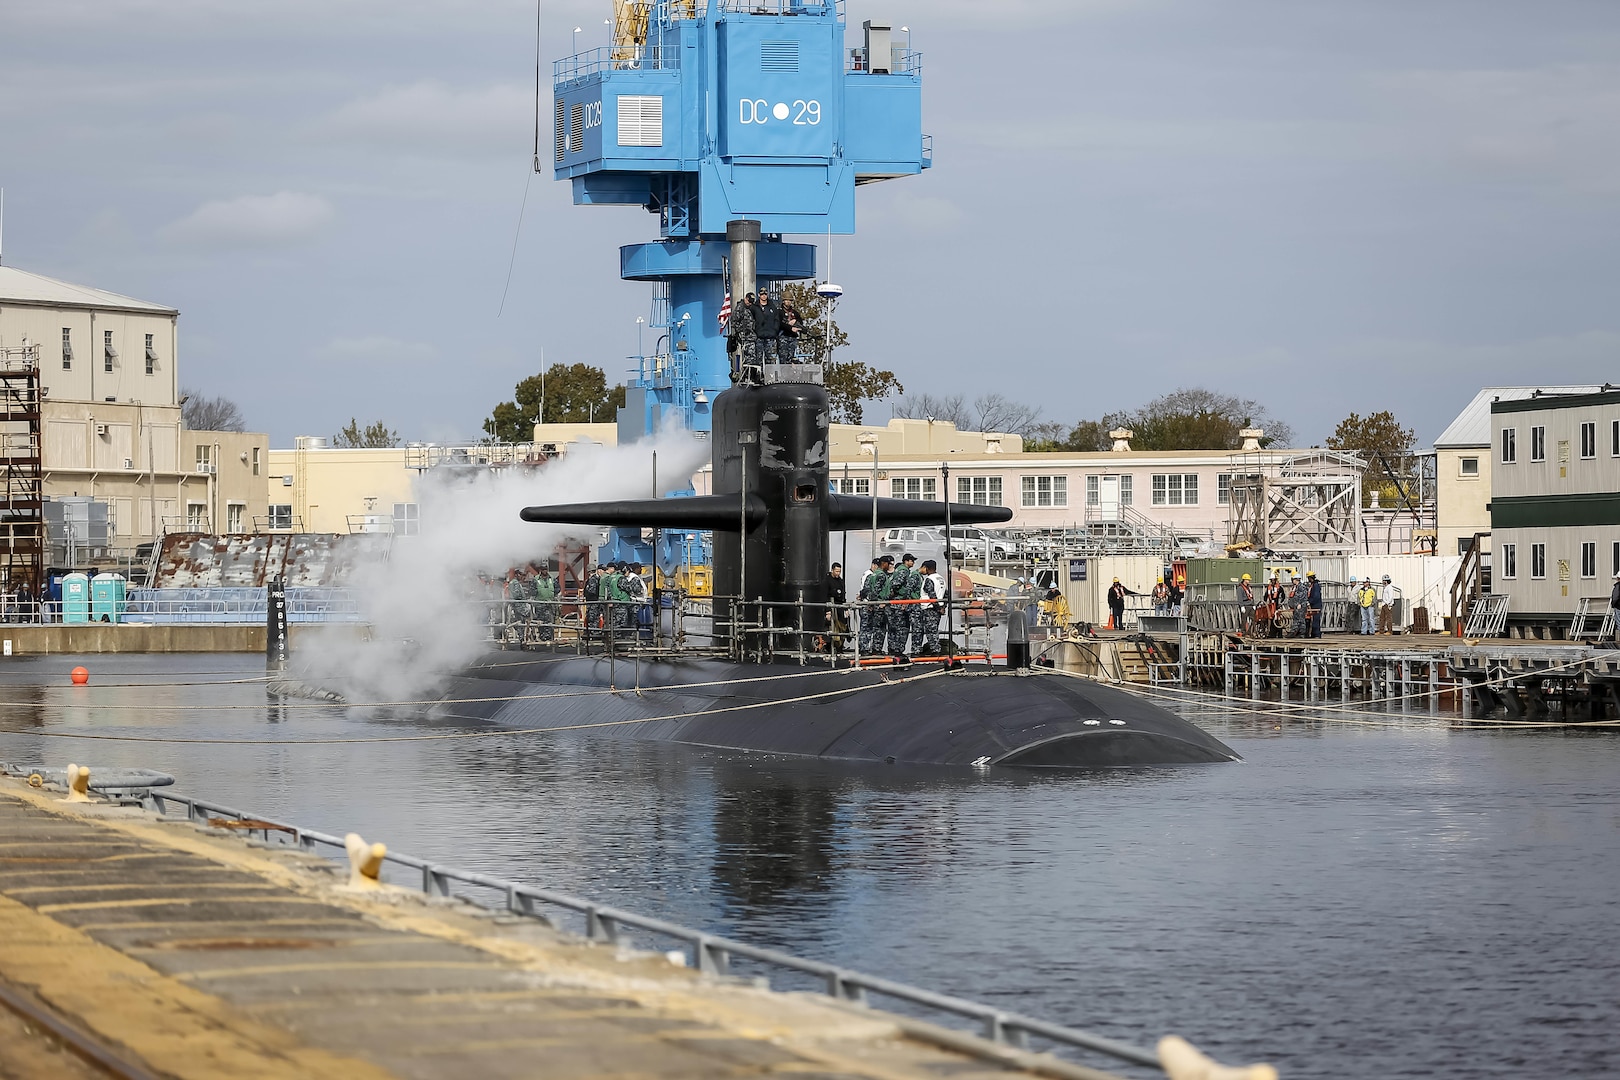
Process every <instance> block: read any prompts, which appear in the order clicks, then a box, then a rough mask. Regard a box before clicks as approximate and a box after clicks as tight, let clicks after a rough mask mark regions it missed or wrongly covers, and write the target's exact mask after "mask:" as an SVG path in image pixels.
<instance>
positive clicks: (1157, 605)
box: [1153, 577, 1170, 615]
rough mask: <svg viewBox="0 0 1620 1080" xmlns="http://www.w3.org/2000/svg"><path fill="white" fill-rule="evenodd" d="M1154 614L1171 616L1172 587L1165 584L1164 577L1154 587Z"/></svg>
mask: <svg viewBox="0 0 1620 1080" xmlns="http://www.w3.org/2000/svg"><path fill="white" fill-rule="evenodd" d="M1153 614H1155V615H1168V614H1170V586H1168V585H1166V584H1165V583H1164V578H1163V577H1160V578H1159V583H1158V584H1157V585H1155V586H1153Z"/></svg>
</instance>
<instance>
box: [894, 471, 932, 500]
mask: <svg viewBox="0 0 1620 1080" xmlns="http://www.w3.org/2000/svg"><path fill="white" fill-rule="evenodd" d="M889 494H890V495H893V496H894V497H895V498H897V499H910V500H912V501H913V502H933V501H934V499H935V495H934V478H933V477H932V476H898V477H895V478H894V479H893V480H890V481H889Z"/></svg>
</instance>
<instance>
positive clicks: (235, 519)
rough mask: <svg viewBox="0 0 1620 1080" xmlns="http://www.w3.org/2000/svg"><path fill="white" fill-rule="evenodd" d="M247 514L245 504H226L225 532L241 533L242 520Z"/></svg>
mask: <svg viewBox="0 0 1620 1080" xmlns="http://www.w3.org/2000/svg"><path fill="white" fill-rule="evenodd" d="M246 514H247V503H239V502H228V503H226V504H225V531H226V532H228V533H239V532H242V531H243V530H242V518H243V517H244V516H245V515H246Z"/></svg>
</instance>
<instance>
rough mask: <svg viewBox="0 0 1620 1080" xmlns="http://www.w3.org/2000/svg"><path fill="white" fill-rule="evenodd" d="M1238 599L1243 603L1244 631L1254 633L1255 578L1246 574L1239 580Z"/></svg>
mask: <svg viewBox="0 0 1620 1080" xmlns="http://www.w3.org/2000/svg"><path fill="white" fill-rule="evenodd" d="M1238 600H1239V601H1240V602H1241V603H1242V604H1243V632H1244V633H1245V634H1252V633H1254V608H1255V603H1254V579H1253V578H1252V577H1250V576H1249V575H1248V574H1244V575H1243V577H1242V579H1241V580H1240V581H1239V582H1238Z"/></svg>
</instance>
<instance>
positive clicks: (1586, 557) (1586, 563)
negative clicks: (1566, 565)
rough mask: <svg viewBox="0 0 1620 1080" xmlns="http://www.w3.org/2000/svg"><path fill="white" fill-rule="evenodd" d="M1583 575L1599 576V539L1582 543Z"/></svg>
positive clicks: (1588, 576) (1585, 576) (1586, 576)
mask: <svg viewBox="0 0 1620 1080" xmlns="http://www.w3.org/2000/svg"><path fill="white" fill-rule="evenodd" d="M1581 577H1583V578H1595V577H1597V541H1595V540H1590V541H1587V542H1586V543H1584V544H1582V545H1581Z"/></svg>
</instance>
